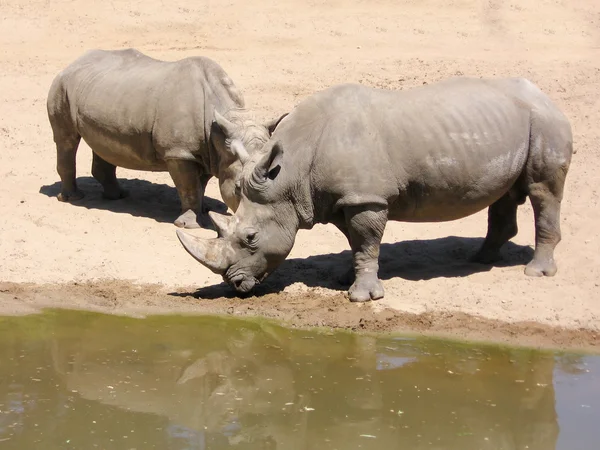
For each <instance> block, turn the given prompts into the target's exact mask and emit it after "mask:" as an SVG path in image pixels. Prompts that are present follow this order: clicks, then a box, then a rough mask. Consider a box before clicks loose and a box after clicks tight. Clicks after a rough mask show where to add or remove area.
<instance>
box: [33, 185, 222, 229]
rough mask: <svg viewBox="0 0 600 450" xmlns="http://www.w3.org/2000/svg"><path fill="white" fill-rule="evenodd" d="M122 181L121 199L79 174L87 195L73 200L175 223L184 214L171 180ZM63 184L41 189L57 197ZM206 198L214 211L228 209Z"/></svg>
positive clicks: (41, 191)
mask: <svg viewBox="0 0 600 450" xmlns="http://www.w3.org/2000/svg"><path fill="white" fill-rule="evenodd" d="M119 184H120V185H121V187H122V188H123V189H125V190H127V191H128V192H129V196H128V197H126V198H123V199H119V200H106V199H105V198H103V197H102V186H101V185H100V183H98V182H97V181H96V180H95V179H94V178H92V177H80V178H77V186H78V187H79V189H81V190H82V191H83V192H84V193H85V197H84V198H82V199H81V200H77V201H75V202H71V203H70V204H71V205H72V206H76V207H83V208H87V209H101V210H105V211H112V212H115V213H120V214H130V215H132V216H134V217H147V218H149V219H154V220H156V221H157V222H161V223H172V222H174V221H175V219H177V217H179V214H181V203H180V201H179V196H178V195H177V190H176V189H175V188H174V187H172V186H169V185H168V184H158V183H151V182H150V181H146V180H140V179H138V178H135V179H127V178H119ZM60 186H61V183H60V181H57V182H56V183H53V184H50V185H44V186H42V187H41V188H40V190H39V192H40V194H44V195H46V196H48V197H56V196H57V195H58V193H59V192H60ZM57 201H58V200H57ZM204 201H205V202H206V206H207V207H208V208H209V209H210V210H211V211H217V212H219V213H222V214H225V213H226V212H227V206H226V205H225V204H224V203H223V202H221V201H219V200H216V199H214V198H211V197H206V196H205V197H204Z"/></svg>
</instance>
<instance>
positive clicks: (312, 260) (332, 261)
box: [170, 236, 533, 299]
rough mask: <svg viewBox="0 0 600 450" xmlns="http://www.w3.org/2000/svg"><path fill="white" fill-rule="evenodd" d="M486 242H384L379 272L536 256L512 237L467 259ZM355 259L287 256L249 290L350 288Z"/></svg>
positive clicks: (467, 266)
mask: <svg viewBox="0 0 600 450" xmlns="http://www.w3.org/2000/svg"><path fill="white" fill-rule="evenodd" d="M482 243H483V239H482V238H465V237H456V236H449V237H445V238H440V239H429V240H414V241H403V242H397V243H393V244H382V245H381V252H380V259H379V278H381V279H382V280H389V279H391V278H397V277H400V278H403V279H405V280H411V281H419V280H430V279H433V278H460V277H466V276H469V275H472V274H475V273H479V272H487V271H489V270H491V269H492V267H494V266H496V267H512V266H518V265H524V264H527V263H528V262H529V261H531V259H532V258H533V249H532V248H531V247H529V246H522V245H517V244H514V243H512V242H508V243H507V244H505V246H504V247H503V248H502V252H501V253H502V259H501V260H500V261H498V262H497V263H495V264H492V265H487V264H477V263H472V262H469V260H468V259H469V258H470V257H471V256H472V255H473V254H475V252H476V251H477V250H478V249H479V247H480V246H481V244H482ZM351 264H352V254H351V252H350V251H349V250H346V251H343V252H341V253H329V254H325V255H316V256H310V257H308V258H295V259H288V260H286V261H285V262H283V264H281V265H280V266H279V267H278V268H277V270H276V271H275V272H273V274H272V275H270V276H269V277H268V278H267V279H266V280H265V281H264V282H263V283H262V284H261V285H259V286H257V287H256V288H255V289H254V290H253V291H252V292H251V293H250V294H249V295H256V296H262V295H266V294H270V293H276V292H280V291H282V290H283V289H284V288H286V287H287V286H289V285H291V284H293V283H303V284H305V285H306V286H308V287H324V288H328V289H335V290H339V291H346V290H347V289H348V287H349V285H348V284H346V283H344V282H343V281H342V280H343V279H344V275H345V274H346V273H347V272H348V270H349V269H350V267H351ZM170 295H173V296H181V297H184V296H189V295H192V296H194V297H196V298H202V299H217V298H220V297H225V298H234V297H242V296H243V295H241V294H239V293H237V292H235V290H234V289H233V288H232V287H230V286H229V285H227V284H225V283H220V284H218V285H213V286H207V287H203V288H200V289H198V290H197V291H195V292H190V293H171V294H170Z"/></svg>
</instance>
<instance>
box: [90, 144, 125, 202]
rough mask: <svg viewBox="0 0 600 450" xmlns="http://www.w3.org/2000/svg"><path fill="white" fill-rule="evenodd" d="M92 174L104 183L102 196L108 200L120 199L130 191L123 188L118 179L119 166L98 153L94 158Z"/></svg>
mask: <svg viewBox="0 0 600 450" xmlns="http://www.w3.org/2000/svg"><path fill="white" fill-rule="evenodd" d="M92 176H93V177H94V178H95V179H96V180H97V181H98V182H99V183H100V184H101V185H102V187H103V188H104V192H103V194H102V196H103V197H104V198H106V199H108V200H118V199H120V198H125V197H127V195H129V194H128V192H127V191H126V190H124V189H121V186H119V182H118V181H117V168H116V166H113V165H112V164H111V163H109V162H107V161H105V160H103V159H102V158H101V157H100V156H98V155H97V154H96V153H94V155H93V159H92Z"/></svg>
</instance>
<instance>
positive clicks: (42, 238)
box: [0, 0, 600, 348]
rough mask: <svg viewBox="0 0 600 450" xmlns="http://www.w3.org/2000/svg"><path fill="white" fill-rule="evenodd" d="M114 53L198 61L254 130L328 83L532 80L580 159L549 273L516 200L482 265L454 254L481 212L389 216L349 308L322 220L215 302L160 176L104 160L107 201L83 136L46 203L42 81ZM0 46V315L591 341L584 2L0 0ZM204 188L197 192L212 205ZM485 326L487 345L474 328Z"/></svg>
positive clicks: (589, 54) (598, 21)
mask: <svg viewBox="0 0 600 450" xmlns="http://www.w3.org/2000/svg"><path fill="white" fill-rule="evenodd" d="M124 47H135V48H137V49H139V50H141V51H142V52H145V53H147V54H149V55H151V56H153V57H156V58H161V59H169V60H174V59H179V58H182V57H186V56H190V55H205V56H208V57H211V58H213V59H215V60H216V61H217V62H219V63H220V64H221V65H222V66H223V67H224V69H225V70H226V71H227V72H228V74H229V75H230V76H231V77H232V78H233V80H234V81H235V83H236V84H237V86H238V87H239V88H240V89H241V90H242V91H243V93H244V96H245V98H246V102H247V104H248V105H249V106H250V107H252V108H253V109H254V111H255V113H256V116H257V117H258V118H260V119H264V120H266V119H268V118H271V117H275V116H277V115H279V114H280V113H283V112H286V111H289V110H290V109H291V108H292V107H293V106H294V105H295V104H296V103H298V102H299V101H300V100H301V99H302V98H304V97H305V96H307V95H310V94H311V93H313V92H315V91H317V90H320V89H322V88H325V87H328V86H331V85H334V84H337V83H342V82H359V83H363V84H366V85H371V86H377V87H384V88H391V89H406V88H409V87H411V86H416V85H420V84H424V83H431V82H434V81H436V80H440V79H443V78H446V77H449V76H454V75H461V74H464V75H473V76H525V77H527V78H529V79H530V80H532V81H533V82H535V83H536V84H538V85H539V86H540V87H541V88H542V89H543V90H544V91H545V92H546V93H547V94H549V95H550V96H551V97H552V98H553V99H554V100H555V101H556V102H557V104H558V105H559V106H560V107H561V108H563V109H564V111H565V112H566V114H567V115H568V117H569V118H570V119H571V121H572V126H573V130H574V139H575V148H576V151H577V153H576V155H574V158H573V162H572V166H571V170H570V172H569V175H568V177H567V187H566V194H565V199H564V203H563V214H562V228H563V241H562V242H561V244H560V245H559V247H558V248H557V252H556V257H557V261H558V264H559V272H558V274H557V276H556V277H554V278H546V279H531V278H528V277H525V276H524V275H523V268H524V264H525V263H526V262H527V261H528V260H529V259H530V258H531V255H532V248H531V246H532V245H533V237H534V228H533V216H532V211H531V207H530V206H529V203H527V204H526V205H524V206H523V207H521V208H520V210H519V227H520V231H519V234H518V236H517V237H516V238H515V239H513V242H512V243H510V244H509V245H507V247H506V248H505V251H504V256H505V259H504V261H503V263H502V264H500V265H498V266H495V267H482V266H478V265H471V264H468V263H467V262H466V259H467V258H468V256H469V255H470V254H472V253H473V252H474V251H475V250H476V248H477V246H478V245H479V244H480V243H481V238H482V237H483V236H484V235H485V231H486V212H485V211H484V212H481V213H479V214H477V215H474V216H471V217H469V218H467V219H464V220H460V221H455V222H450V223H442V224H405V223H389V225H388V227H387V229H386V233H385V236H384V242H385V245H384V246H383V249H382V260H381V277H382V279H383V280H384V285H385V289H386V297H385V299H384V300H382V301H379V302H374V303H372V304H369V305H363V306H358V305H350V304H349V303H348V302H347V300H345V298H344V296H343V293H344V292H345V289H346V286H342V285H340V284H339V283H338V282H337V281H336V279H337V276H338V275H340V274H341V273H343V272H344V271H345V270H346V268H347V267H348V264H349V263H350V255H349V252H348V244H347V242H346V241H345V239H344V238H343V237H342V235H341V234H340V233H339V232H338V231H337V230H335V229H334V228H333V227H332V226H329V225H328V226H317V227H315V228H314V229H313V230H311V231H301V232H300V233H299V235H298V239H297V241H296V246H295V248H294V250H293V251H292V254H291V255H290V257H289V259H288V261H286V263H285V264H284V265H283V266H281V267H280V269H279V270H278V271H277V272H276V273H275V274H273V275H272V276H271V277H270V278H269V281H268V282H267V283H265V284H264V285H263V286H261V289H260V290H259V291H258V292H257V294H258V295H259V296H258V297H251V298H246V299H235V298H229V299H224V298H221V297H224V296H225V297H233V293H232V292H231V291H230V290H229V288H227V287H224V286H223V285H220V282H221V279H220V277H217V276H215V275H213V274H211V273H210V272H208V271H207V270H206V269H204V268H203V267H201V266H200V265H199V264H197V263H196V262H195V261H193V260H192V259H191V258H190V256H189V255H188V254H187V253H186V252H185V251H184V250H183V249H182V247H181V246H180V244H179V242H178V241H177V239H176V237H175V227H174V225H173V224H172V221H173V220H174V219H175V218H176V215H177V212H178V210H179V203H178V199H177V196H176V192H175V190H174V188H173V187H172V186H173V183H172V181H171V179H170V177H169V176H168V174H166V173H164V174H160V173H159V174H156V173H146V172H134V171H128V170H124V169H119V170H118V171H117V175H118V176H119V177H120V178H121V179H122V180H123V185H124V187H126V188H127V189H129V190H130V192H131V197H130V198H128V199H125V200H120V201H117V202H107V201H104V200H102V199H101V198H100V192H101V191H100V186H99V185H98V184H97V183H96V182H95V181H94V180H93V179H92V178H91V174H90V166H91V152H90V150H89V148H88V147H87V146H86V145H85V144H84V143H83V142H82V144H81V146H80V151H79V154H78V176H79V183H80V187H82V188H83V189H84V190H85V192H86V194H87V196H86V198H85V199H84V200H82V201H80V202H78V203H77V204H63V203H60V202H58V201H57V200H56V194H57V193H58V190H59V183H58V181H59V178H58V175H57V173H56V170H55V165H56V163H55V150H54V145H53V142H52V136H51V131H50V126H49V123H48V119H47V115H46V107H45V102H46V95H47V92H48V88H49V86H50V83H51V81H52V78H53V77H54V76H55V74H56V73H57V72H58V71H59V70H61V69H62V68H63V67H64V66H66V65H67V64H69V63H70V62H71V61H72V60H73V59H75V58H76V57H77V56H79V55H80V54H81V53H83V52H84V51H85V50H87V49H90V48H124ZM0 54H1V55H2V56H1V59H0V65H1V66H0V67H1V70H0V150H1V151H0V258H1V259H0V264H1V267H0V281H3V283H2V284H1V285H0V298H1V299H2V302H1V304H0V311H4V312H7V313H9V312H23V311H27V310H29V309H30V308H35V307H36V306H38V307H39V306H40V305H44V306H53V305H54V306H65V307H83V308H92V309H101V310H106V311H112V312H125V313H127V312H131V313H133V312H134V311H135V312H137V313H152V312H165V311H177V312H184V311H186V312H202V311H209V312H223V311H228V312H231V310H230V308H234V307H239V308H242V309H243V310H244V311H246V312H247V311H254V313H256V314H263V315H267V316H271V317H277V318H283V319H290V320H291V319H293V320H292V321H295V323H297V324H299V325H321V324H325V325H330V326H344V327H349V328H354V329H360V328H366V329H387V330H389V329H394V330H396V329H402V330H412V331H417V332H421V331H424V330H425V331H426V330H429V331H442V332H448V333H449V334H453V335H456V336H460V337H482V336H483V337H489V338H492V339H495V340H502V339H509V340H510V339H512V340H519V339H520V336H529V338H527V339H529V341H528V342H531V343H534V344H536V343H539V344H543V343H548V342H549V343H551V344H554V345H558V346H565V347H567V346H587V347H590V346H591V347H596V348H600V342H599V334H598V333H599V332H600V291H599V282H600V276H599V275H600V273H599V272H600V256H599V255H600V252H599V250H600V239H599V236H600V231H599V229H600V208H599V207H598V192H597V191H598V186H599V183H598V181H599V173H600V171H599V170H598V165H599V163H600V147H599V145H598V142H600V127H599V126H598V124H599V122H600V3H598V2H590V1H589V0H572V1H568V2H567V1H555V0H552V1H550V0H523V1H519V2H517V1H514V2H511V1H503V0H488V1H476V0H462V1H461V0H456V1H453V2H442V1H439V0H419V1H416V0H405V1H403V2H397V1H392V0H374V1H358V0H356V1H351V0H335V1H328V2H318V1H311V0H303V1H300V0H280V1H278V2H266V1H263V2H247V1H245V0H228V1H227V2H216V1H191V0H183V1H179V2H166V1H158V0H145V1H143V2H141V1H121V0H114V1H106V2H93V1H90V0H80V1H65V0H58V1H53V2H49V1H47V0H44V1H42V0H6V1H3V2H2V3H0ZM214 181H215V180H213V181H211V183H210V186H209V191H208V195H209V196H210V197H211V198H213V199H215V201H218V200H220V195H219V193H218V189H217V188H216V183H215V182H214ZM199 234H200V235H206V236H211V235H212V234H213V233H211V232H210V231H207V230H201V232H200V233H199ZM157 283H158V285H159V286H158V287H157V286H156V284H157ZM147 284H153V286H146V285H147ZM57 292H58V293H60V295H58V294H57ZM135 292H137V294H135V295H134V294H133V293H135ZM99 293H100V294H99ZM174 293H176V294H177V295H172V294H174ZM98 298H101V299H102V298H103V299H105V300H104V301H102V302H99V301H97V299H98ZM146 298H147V299H151V300H147V301H146ZM106 299H108V300H106ZM209 299H210V301H209ZM303 299H304V300H303ZM232 305H233V306H232ZM239 308H238V309H239ZM234 309H235V308H234ZM295 316H300V319H298V318H294V317H295ZM302 317H304V319H302ZM389 317H391V319H389ZM402 318H404V319H402ZM411 318H412V319H411ZM415 318H417V319H415ZM419 318H420V319H419ZM432 318H434V319H435V320H434V319H432ZM457 318H460V320H458V319H457ZM413 319H415V320H413ZM369 320H371V322H369ZM419 320H425V321H427V320H433V322H432V323H433V324H434V325H431V324H430V325H431V326H420V325H418V323H417V322H418V321H419ZM373 321H374V322H373ZM361 323H362V325H360V324H361ZM365 323H367V325H365ZM369 323H370V325H369ZM490 324H496V325H495V327H496V328H494V329H498V330H501V332H499V333H500V335H501V336H500V335H496V334H494V333H492V334H490V333H488V332H490V328H491V327H492V326H491V325H490ZM507 324H508V325H507ZM436 327H437V328H436ZM492 328H493V327H492ZM502 330H504V331H502ZM486 333H487V334H486Z"/></svg>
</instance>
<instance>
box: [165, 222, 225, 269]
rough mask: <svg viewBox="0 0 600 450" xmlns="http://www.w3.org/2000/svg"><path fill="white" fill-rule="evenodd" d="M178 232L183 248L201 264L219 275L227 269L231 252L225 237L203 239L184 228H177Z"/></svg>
mask: <svg viewBox="0 0 600 450" xmlns="http://www.w3.org/2000/svg"><path fill="white" fill-rule="evenodd" d="M176 233H177V237H178V238H179V242H181V245H183V248H185V249H186V251H187V252H188V253H189V254H190V255H192V257H193V258H194V259H195V260H196V261H198V262H199V263H200V264H202V265H203V266H206V267H208V268H209V269H210V270H211V271H212V272H214V273H216V274H218V275H223V274H224V273H225V272H226V271H227V269H228V268H229V264H230V263H229V256H230V253H231V252H229V251H228V248H227V243H226V242H225V241H224V240H223V239H221V238H215V239H202V238H199V237H197V236H192V235H191V234H189V233H186V232H185V231H183V230H176Z"/></svg>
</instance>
